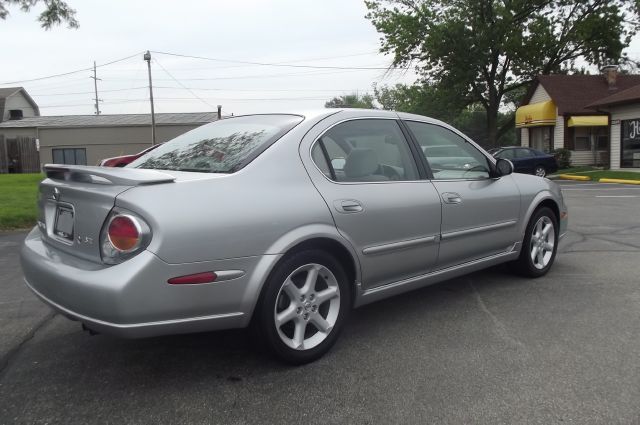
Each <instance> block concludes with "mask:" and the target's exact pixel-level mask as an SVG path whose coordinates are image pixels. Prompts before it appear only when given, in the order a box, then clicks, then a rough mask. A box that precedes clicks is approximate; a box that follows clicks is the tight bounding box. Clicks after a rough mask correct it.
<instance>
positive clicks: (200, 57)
mask: <svg viewBox="0 0 640 425" xmlns="http://www.w3.org/2000/svg"><path fill="white" fill-rule="evenodd" d="M153 53H157V54H159V55H167V56H177V57H181V58H190V59H201V60H208V61H214V62H225V63H241V64H245V65H257V66H276V67H286V68H309V69H361V70H387V71H388V70H407V69H410V68H409V67H406V68H396V67H384V68H377V67H362V66H332V65H296V64H291V63H269V62H252V61H239V60H231V59H218V58H208V57H204V56H192V55H183V54H180V53H170V52H159V51H155V50H154V51H153Z"/></svg>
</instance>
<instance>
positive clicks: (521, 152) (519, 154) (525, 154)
mask: <svg viewBox="0 0 640 425" xmlns="http://www.w3.org/2000/svg"><path fill="white" fill-rule="evenodd" d="M515 151H516V158H531V157H533V156H536V155H535V153H533V152H532V151H530V150H529V149H524V148H521V149H515Z"/></svg>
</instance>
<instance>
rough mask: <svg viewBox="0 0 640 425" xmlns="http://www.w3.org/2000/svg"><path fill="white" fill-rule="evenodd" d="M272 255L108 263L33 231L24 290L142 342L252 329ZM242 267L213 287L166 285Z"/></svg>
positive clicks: (147, 257)
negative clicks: (85, 257) (72, 252)
mask: <svg viewBox="0 0 640 425" xmlns="http://www.w3.org/2000/svg"><path fill="white" fill-rule="evenodd" d="M271 257H275V256H261V257H243V258H237V259H228V260H217V261H206V262H197V263H186V264H168V263H166V262H164V261H162V260H160V259H159V258H158V257H156V256H155V255H154V254H152V253H151V252H148V251H144V252H142V253H140V254H138V255H137V256H135V257H133V258H132V259H130V260H128V261H125V262H124V263H122V264H118V265H115V266H104V265H101V264H96V263H92V262H88V261H85V260H82V259H78V258H76V257H73V256H70V255H68V254H65V253H63V252H61V251H59V250H56V249H55V248H52V247H51V246H49V245H48V244H46V243H45V242H43V241H42V239H41V237H40V231H39V230H38V229H34V230H32V231H31V233H29V235H28V236H27V238H26V239H25V242H24V245H23V247H22V251H21V254H20V261H21V263H22V269H23V272H24V276H25V282H26V284H27V286H28V287H29V288H30V289H31V290H32V291H33V292H34V293H35V294H36V295H37V296H38V297H39V298H40V299H42V300H43V301H44V302H45V303H47V304H49V305H50V306H51V307H52V308H54V309H55V310H57V311H58V312H60V313H61V314H63V315H65V316H67V317H69V318H71V319H72V320H78V321H81V322H83V323H84V324H85V325H86V326H87V327H89V328H90V329H92V330H95V331H98V332H103V333H107V334H113V335H117V336H122V337H130V338H137V337H147V336H155V335H164V334H175V333H190V332H201V331H209V330H218V329H229V328H239V327H244V326H247V324H248V322H249V319H250V317H251V313H252V311H253V307H254V305H255V302H256V300H257V297H258V294H259V290H260V285H261V282H262V280H263V276H264V275H265V274H266V270H268V266H267V264H270V263H271V262H272V261H274V262H275V260H276V258H271ZM238 270H241V271H242V272H243V274H242V275H241V276H240V277H236V278H233V279H229V280H224V281H219V280H218V281H216V282H213V283H208V284H199V285H169V284H168V283H167V280H168V279H169V278H171V277H176V276H183V275H188V274H192V273H200V272H204V271H218V272H220V271H238ZM237 274H238V273H236V274H235V275H237ZM222 275H224V273H222Z"/></svg>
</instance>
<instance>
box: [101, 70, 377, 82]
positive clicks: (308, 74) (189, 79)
mask: <svg viewBox="0 0 640 425" xmlns="http://www.w3.org/2000/svg"><path fill="white" fill-rule="evenodd" d="M385 69H386V68H385ZM367 70H368V69H367ZM361 71H365V70H363V69H355V70H354V69H351V70H341V71H311V72H291V73H285V74H254V75H240V76H234V77H208V78H182V81H217V80H245V79H252V78H278V77H305V76H311V77H313V76H317V75H333V74H344V73H348V72H361ZM143 80H144V78H141V79H138V81H143ZM105 81H131V79H130V78H107V79H105ZM156 81H171V79H169V78H156Z"/></svg>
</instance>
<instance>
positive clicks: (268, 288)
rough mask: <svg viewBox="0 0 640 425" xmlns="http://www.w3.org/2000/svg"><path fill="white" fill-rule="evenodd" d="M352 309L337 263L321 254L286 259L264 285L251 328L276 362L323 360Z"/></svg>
mask: <svg viewBox="0 0 640 425" xmlns="http://www.w3.org/2000/svg"><path fill="white" fill-rule="evenodd" d="M350 309H351V288H350V287H349V284H348V279H347V276H346V273H345V271H344V269H343V267H342V265H341V264H340V262H339V261H338V260H337V259H336V258H335V257H333V256H332V255H331V254H329V253H327V252H325V251H321V250H306V251H301V252H297V253H294V254H290V255H288V256H287V257H285V258H284V259H283V260H282V261H281V262H280V263H279V264H278V265H277V266H276V268H275V269H274V271H273V272H272V273H271V274H270V276H269V279H267V282H266V283H265V288H264V290H263V293H262V295H261V298H260V301H259V304H258V306H257V307H256V312H255V314H254V320H253V328H254V330H255V331H257V332H256V336H257V337H259V338H260V339H261V340H262V341H263V342H264V343H265V345H266V348H268V349H269V351H270V352H271V353H273V354H274V355H275V356H276V357H278V358H279V359H281V360H284V361H286V362H288V363H293V364H302V363H307V362H310V361H313V360H315V359H317V358H319V357H321V356H322V355H323V354H324V353H325V352H327V351H328V350H329V348H331V346H332V345H333V344H334V343H335V341H336V339H337V338H338V334H339V333H340V331H341V329H342V326H343V323H344V322H345V320H346V317H347V316H348V314H349V310H350Z"/></svg>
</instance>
